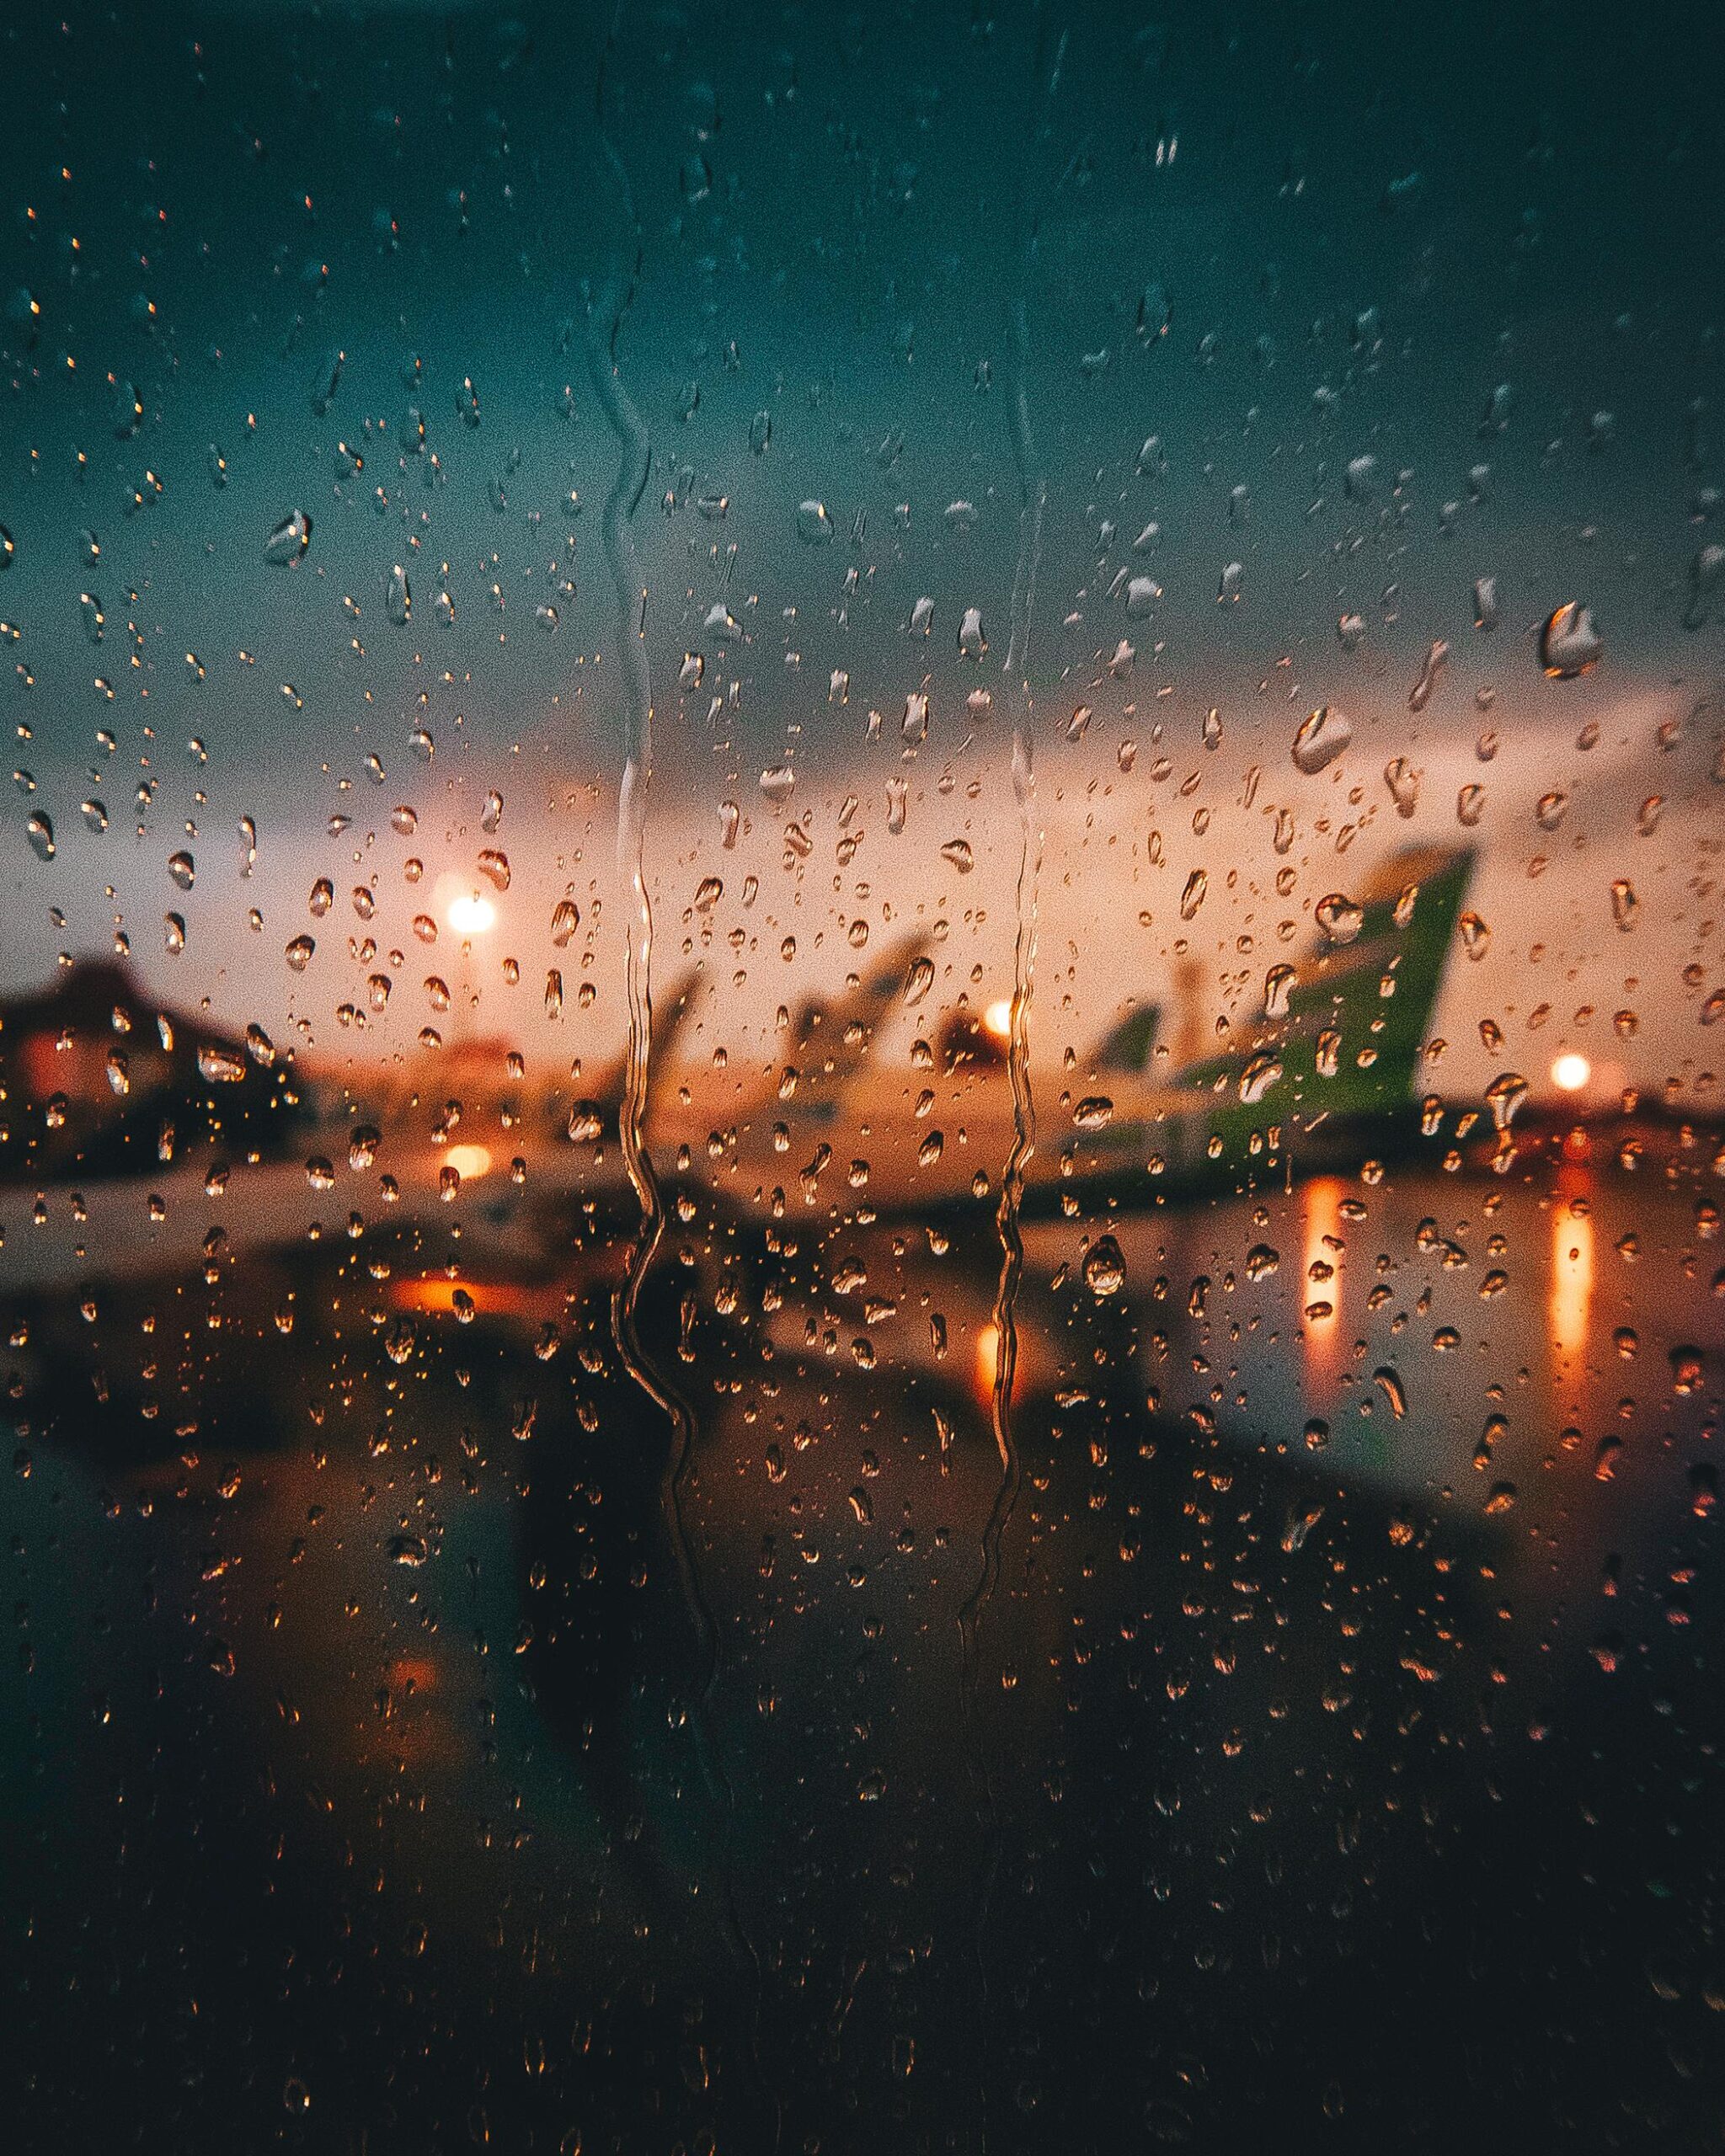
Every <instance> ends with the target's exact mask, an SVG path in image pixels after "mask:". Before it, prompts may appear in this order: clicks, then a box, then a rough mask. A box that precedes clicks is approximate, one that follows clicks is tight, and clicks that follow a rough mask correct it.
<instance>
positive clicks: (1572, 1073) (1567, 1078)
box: [1551, 1049, 1594, 1093]
mask: <svg viewBox="0 0 1725 2156" xmlns="http://www.w3.org/2000/svg"><path fill="white" fill-rule="evenodd" d="M1593 1075H1594V1069H1593V1065H1591V1064H1590V1063H1589V1061H1588V1059H1587V1058H1586V1057H1585V1056H1584V1055H1578V1054H1576V1053H1575V1051H1574V1050H1573V1049H1571V1050H1570V1051H1569V1053H1568V1054H1567V1055H1560V1056H1559V1057H1558V1058H1557V1061H1556V1062H1555V1063H1554V1064H1553V1065H1551V1083H1552V1084H1553V1085H1554V1086H1559V1087H1561V1088H1562V1091H1564V1092H1566V1093H1578V1092H1579V1091H1581V1089H1582V1087H1583V1086H1584V1085H1586V1083H1587V1081H1588V1080H1589V1078H1591V1077H1592V1076H1593Z"/></svg>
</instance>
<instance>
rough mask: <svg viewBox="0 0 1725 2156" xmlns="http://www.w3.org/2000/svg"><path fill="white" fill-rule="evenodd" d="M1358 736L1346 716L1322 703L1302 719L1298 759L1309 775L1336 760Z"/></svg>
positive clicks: (1297, 740)
mask: <svg viewBox="0 0 1725 2156" xmlns="http://www.w3.org/2000/svg"><path fill="white" fill-rule="evenodd" d="M1352 739H1354V728H1353V727H1352V726H1351V725H1350V724H1349V723H1348V720H1347V719H1346V718H1344V717H1343V714H1342V713H1341V712H1339V711H1337V710H1335V709H1334V708H1333V707H1332V706H1331V705H1329V704H1321V705H1320V706H1319V707H1318V708H1317V709H1316V711H1315V712H1311V714H1310V715H1309V716H1308V717H1307V718H1303V719H1301V721H1300V728H1299V731H1298V732H1297V733H1296V734H1295V736H1294V762H1295V768H1296V769H1297V770H1299V771H1303V772H1305V774H1306V776H1307V777H1308V778H1311V777H1313V776H1316V773H1317V772H1319V771H1322V770H1323V769H1324V767H1325V766H1326V765H1328V764H1332V763H1334V761H1335V760H1336V759H1337V757H1338V756H1339V755H1341V754H1342V752H1343V750H1344V749H1346V747H1347V746H1348V743H1349V742H1350V741H1351V740H1352Z"/></svg>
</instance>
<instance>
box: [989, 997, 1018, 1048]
mask: <svg viewBox="0 0 1725 2156" xmlns="http://www.w3.org/2000/svg"><path fill="white" fill-rule="evenodd" d="M982 1022H983V1025H984V1027H985V1028H986V1029H987V1031H988V1032H990V1033H992V1034H993V1035H994V1037H995V1038H996V1040H997V1041H1005V1040H1010V1039H1011V1038H1012V1004H1011V1002H1010V1001H1008V1000H1007V997H1005V996H1004V995H1003V996H1002V997H1001V1000H1000V1001H999V1002H998V1003H991V1004H990V1005H989V1006H988V1008H987V1010H985V1011H984V1012H983V1014H982Z"/></svg>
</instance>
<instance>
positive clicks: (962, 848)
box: [940, 839, 976, 876]
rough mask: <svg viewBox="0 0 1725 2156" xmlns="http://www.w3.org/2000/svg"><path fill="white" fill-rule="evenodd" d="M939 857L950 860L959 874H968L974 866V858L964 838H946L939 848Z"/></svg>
mask: <svg viewBox="0 0 1725 2156" xmlns="http://www.w3.org/2000/svg"><path fill="white" fill-rule="evenodd" d="M940 851H941V858H942V859H943V861H948V862H951V863H952V865H953V867H954V868H956V869H957V870H958V872H959V874H960V875H961V876H968V875H969V873H970V871H971V870H972V869H973V868H974V867H975V865H976V863H975V857H974V856H973V855H972V853H971V851H970V848H969V844H968V843H967V842H966V841H964V839H948V841H947V842H946V844H945V845H944V846H943V847H942V848H941V850H940Z"/></svg>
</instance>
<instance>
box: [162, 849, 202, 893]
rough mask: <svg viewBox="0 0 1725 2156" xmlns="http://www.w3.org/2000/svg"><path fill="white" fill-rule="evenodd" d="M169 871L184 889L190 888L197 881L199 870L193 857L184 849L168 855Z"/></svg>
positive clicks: (175, 881)
mask: <svg viewBox="0 0 1725 2156" xmlns="http://www.w3.org/2000/svg"><path fill="white" fill-rule="evenodd" d="M197 874H198V872H197V869H196V867H195V865H194V864H193V861H192V857H191V856H190V854H189V853H187V852H185V851H184V850H183V849H182V851H179V853H170V854H169V855H168V875H169V876H170V877H171V878H173V880H174V883H177V884H178V885H179V888H180V889H181V890H182V891H189V890H190V889H191V887H192V885H193V884H194V883H195V882H196V881H197Z"/></svg>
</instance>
